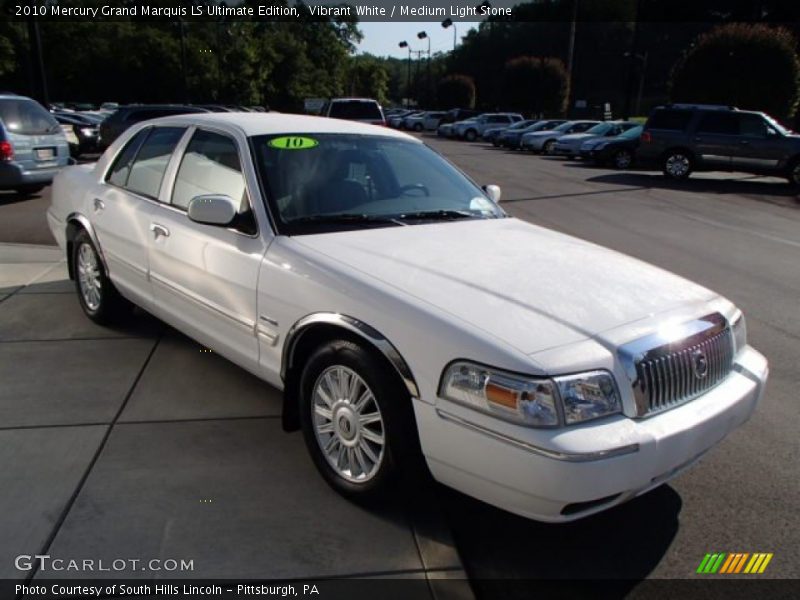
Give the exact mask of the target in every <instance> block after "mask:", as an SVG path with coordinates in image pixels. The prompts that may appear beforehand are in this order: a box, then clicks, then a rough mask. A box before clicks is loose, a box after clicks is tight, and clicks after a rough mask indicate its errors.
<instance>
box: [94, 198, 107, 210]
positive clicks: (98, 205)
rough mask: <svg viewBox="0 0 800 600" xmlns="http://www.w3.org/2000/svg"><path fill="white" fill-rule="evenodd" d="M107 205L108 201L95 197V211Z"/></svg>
mask: <svg viewBox="0 0 800 600" xmlns="http://www.w3.org/2000/svg"><path fill="white" fill-rule="evenodd" d="M105 207H106V203H105V202H103V201H102V200H100V198H95V199H94V211H95V212H100V211H101V210H103V209H104V208H105Z"/></svg>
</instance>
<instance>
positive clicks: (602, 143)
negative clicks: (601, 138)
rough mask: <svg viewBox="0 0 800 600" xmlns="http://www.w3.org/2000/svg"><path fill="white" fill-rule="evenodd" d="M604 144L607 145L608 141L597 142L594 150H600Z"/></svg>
mask: <svg viewBox="0 0 800 600" xmlns="http://www.w3.org/2000/svg"><path fill="white" fill-rule="evenodd" d="M606 146H608V142H599V143H598V144H596V145H595V147H594V149H595V150H602V149H603V148H605V147H606Z"/></svg>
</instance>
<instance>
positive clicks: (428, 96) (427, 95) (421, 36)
mask: <svg viewBox="0 0 800 600" xmlns="http://www.w3.org/2000/svg"><path fill="white" fill-rule="evenodd" d="M417 38H418V39H420V40H428V74H427V75H426V77H425V78H426V79H427V82H426V83H427V85H426V86H425V87H426V88H427V91H426V92H425V100H426V102H427V103H428V104H430V103H431V38H430V36H429V35H428V34H427V33H426V32H424V31H420V32H419V33H418V34H417ZM417 74H419V71H417ZM417 102H419V98H417Z"/></svg>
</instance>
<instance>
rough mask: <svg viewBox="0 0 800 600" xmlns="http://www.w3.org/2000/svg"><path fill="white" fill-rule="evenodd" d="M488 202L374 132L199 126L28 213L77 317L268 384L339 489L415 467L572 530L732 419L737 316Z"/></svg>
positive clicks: (330, 124)
mask: <svg viewBox="0 0 800 600" xmlns="http://www.w3.org/2000/svg"><path fill="white" fill-rule="evenodd" d="M499 196H500V191H499V188H497V187H496V186H487V187H485V188H481V187H479V186H478V185H477V184H475V183H473V182H472V181H471V180H470V179H468V178H467V177H466V176H465V175H464V174H463V173H461V172H460V171H459V170H458V169H456V168H455V167H453V166H452V165H451V164H450V163H449V162H447V161H446V160H445V159H444V158H442V157H441V156H440V155H439V154H437V153H436V152H434V151H433V150H431V149H429V148H428V147H427V146H426V145H424V144H423V143H422V142H421V141H419V140H417V139H415V138H413V137H411V136H408V135H405V134H402V133H399V132H395V131H392V130H389V129H387V128H383V127H374V126H370V125H365V124H360V123H354V122H344V121H339V120H335V119H322V118H317V117H305V116H292V115H282V114H254V113H250V114H235V113H227V114H225V113H218V114H213V113H209V114H192V115H184V116H174V117H167V118H163V119H158V120H154V121H148V122H144V123H140V124H137V125H135V126H133V127H131V128H130V129H129V130H127V131H126V132H125V133H124V134H123V135H122V136H120V138H119V139H118V140H116V141H115V142H114V143H113V144H112V146H111V147H110V148H109V149H108V150H107V151H106V153H105V154H104V155H103V156H102V157H101V159H100V160H99V161H98V162H97V163H96V164H94V165H81V166H74V167H70V168H67V169H65V170H64V171H62V173H61V174H59V175H58V177H57V178H56V180H55V184H54V188H53V194H52V198H53V201H52V206H51V207H50V209H49V211H48V220H49V224H50V228H51V229H52V232H53V234H54V235H55V237H56V239H57V240H58V243H59V245H60V246H61V248H62V249H63V251H64V252H65V253H66V256H67V257H68V259H69V272H70V276H71V277H72V278H73V279H74V280H75V282H76V289H77V292H78V298H79V299H80V303H81V306H82V307H83V310H84V311H85V313H86V315H87V316H88V317H89V318H91V319H93V320H94V321H96V322H98V323H108V322H110V321H112V320H113V319H114V318H116V317H118V316H119V315H120V314H121V313H123V312H124V311H125V310H126V309H127V308H129V307H130V305H131V304H137V305H139V306H141V307H143V308H144V309H146V310H147V311H150V312H151V313H153V314H155V315H156V316H158V317H159V318H161V319H163V320H164V321H166V322H168V323H170V324H171V325H173V326H175V327H176V328H178V329H180V330H181V331H184V332H185V333H187V334H188V335H190V336H192V337H193V338H195V339H196V340H197V341H198V342H200V343H201V344H204V345H206V346H208V347H210V348H211V349H213V350H214V351H215V352H217V353H219V354H221V355H223V356H225V357H227V358H228V359H230V360H231V361H233V362H235V363H236V364H238V365H240V366H241V367H242V368H244V369H246V370H248V371H251V372H252V373H255V374H256V375H258V376H259V377H261V378H262V379H264V380H265V381H267V382H269V383H271V384H273V385H274V386H276V387H278V388H280V389H282V390H283V391H284V405H283V422H284V424H285V428H286V429H287V430H293V429H298V428H300V429H302V431H303V434H304V437H305V441H306V444H307V446H308V449H309V451H310V453H311V456H312V457H313V459H314V462H315V464H316V466H317V468H318V469H319V471H320V473H321V474H322V476H323V477H324V478H325V479H326V480H327V481H328V482H329V483H330V484H331V485H332V486H333V487H334V488H335V489H337V490H338V491H339V492H341V493H343V494H344V495H346V496H349V497H353V498H372V497H375V496H376V495H379V494H382V493H384V492H386V491H387V490H389V489H391V486H392V485H394V484H395V482H396V481H397V479H398V475H400V474H401V473H402V472H403V471H404V470H405V469H408V468H414V467H416V468H422V467H424V466H425V465H427V468H428V469H429V470H430V472H431V473H432V475H433V477H434V478H436V479H437V480H439V481H441V482H443V483H445V484H447V485H449V486H452V487H454V488H456V489H458V490H461V491H463V492H465V493H467V494H470V495H472V496H474V497H476V498H480V499H482V500H484V501H486V502H489V503H492V504H494V505H496V506H499V507H502V508H504V509H507V510H509V511H512V512H515V513H518V514H520V515H525V516H528V517H531V518H535V519H540V520H544V521H568V520H573V519H577V518H580V517H584V516H586V515H589V514H592V513H595V512H598V511H600V510H604V509H606V508H608V507H610V506H614V505H616V504H619V503H621V502H624V501H626V500H628V499H630V498H633V497H634V496H637V495H639V494H641V493H643V492H645V491H646V490H648V489H651V488H653V487H656V486H658V485H660V484H661V483H663V482H665V481H667V480H668V479H670V478H671V477H673V476H674V475H676V474H677V473H679V472H680V471H681V470H683V469H684V468H686V467H687V466H689V465H691V464H692V463H694V462H695V461H696V460H697V459H698V458H699V457H700V456H702V455H703V454H704V453H705V452H706V451H707V450H708V449H709V448H711V447H712V446H714V445H715V444H716V443H717V442H719V441H720V440H721V439H722V438H724V437H725V436H726V435H727V434H728V433H730V432H731V431H732V430H734V429H735V428H737V427H738V426H739V425H741V424H742V423H744V422H745V421H746V420H747V419H748V418H749V417H750V415H751V414H752V412H753V410H754V408H755V407H756V404H757V403H758V401H759V400H760V398H761V396H762V394H763V390H764V384H765V381H766V378H767V363H766V360H765V359H764V357H763V356H762V355H761V354H759V353H758V352H757V351H756V350H754V349H753V348H752V347H750V346H749V345H748V344H747V340H746V331H745V323H744V318H743V316H742V313H741V312H740V311H739V310H738V309H737V308H736V307H735V306H734V305H733V304H731V302H729V301H728V300H726V299H724V298H722V297H720V296H719V295H718V294H716V293H714V292H711V291H709V290H707V289H705V288H703V287H700V286H698V285H695V284H693V283H690V282H688V281H686V280H684V279H681V278H680V277H678V276H676V275H673V274H671V273H668V272H665V271H663V270H661V269H658V268H655V267H652V266H649V265H647V264H645V263H642V262H640V261H638V260H635V259H633V258H629V257H627V256H624V255H622V254H618V253H616V252H613V251H611V250H607V249H605V248H601V247H599V246H595V245H593V244H590V243H588V242H585V241H582V240H579V239H575V238H572V237H569V236H566V235H563V234H560V233H557V232H555V231H552V230H549V229H545V228H543V227H538V226H536V225H531V224H528V223H525V222H523V221H520V220H517V219H515V218H511V217H509V216H508V215H507V214H505V212H504V211H503V210H502V209H501V208H500V206H499V204H498V201H499ZM224 401H225V399H224V398H220V402H224ZM421 459H424V460H421Z"/></svg>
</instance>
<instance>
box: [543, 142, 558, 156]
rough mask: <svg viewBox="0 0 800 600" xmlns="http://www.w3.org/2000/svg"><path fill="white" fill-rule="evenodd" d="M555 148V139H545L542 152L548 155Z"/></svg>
mask: <svg viewBox="0 0 800 600" xmlns="http://www.w3.org/2000/svg"><path fill="white" fill-rule="evenodd" d="M555 149H556V141H555V140H547V141H546V142H545V144H544V146H542V152H543V153H544V154H546V155H548V156H552V155H553V153H554V152H555Z"/></svg>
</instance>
